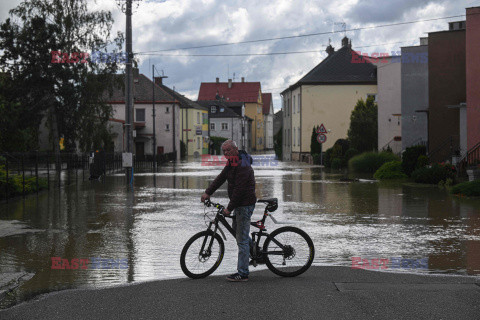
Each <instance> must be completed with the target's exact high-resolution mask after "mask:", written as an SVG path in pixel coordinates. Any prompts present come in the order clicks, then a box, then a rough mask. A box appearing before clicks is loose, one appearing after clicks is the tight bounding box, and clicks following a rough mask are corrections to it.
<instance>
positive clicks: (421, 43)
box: [420, 37, 428, 46]
mask: <svg viewBox="0 0 480 320" xmlns="http://www.w3.org/2000/svg"><path fill="white" fill-rule="evenodd" d="M420 45H421V46H428V37H424V38H420Z"/></svg>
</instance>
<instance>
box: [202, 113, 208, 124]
mask: <svg viewBox="0 0 480 320" xmlns="http://www.w3.org/2000/svg"><path fill="white" fill-rule="evenodd" d="M202 116H203V124H208V113H202Z"/></svg>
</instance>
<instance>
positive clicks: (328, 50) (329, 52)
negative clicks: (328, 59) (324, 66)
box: [325, 44, 335, 55]
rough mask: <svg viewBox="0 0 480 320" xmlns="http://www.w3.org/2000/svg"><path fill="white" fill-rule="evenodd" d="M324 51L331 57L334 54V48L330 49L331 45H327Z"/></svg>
mask: <svg viewBox="0 0 480 320" xmlns="http://www.w3.org/2000/svg"><path fill="white" fill-rule="evenodd" d="M325 51H327V53H328V55H331V54H333V53H334V52H335V48H334V47H332V45H331V44H329V45H328V47H327V50H325Z"/></svg>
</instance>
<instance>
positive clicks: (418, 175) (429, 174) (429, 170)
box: [411, 163, 455, 184]
mask: <svg viewBox="0 0 480 320" xmlns="http://www.w3.org/2000/svg"><path fill="white" fill-rule="evenodd" d="M411 177H412V179H413V180H414V181H415V182H417V183H428V184H438V183H439V182H440V181H443V182H445V181H447V179H451V180H452V181H453V180H454V179H455V167H454V166H452V165H445V164H438V163H435V164H434V165H432V166H431V167H423V168H419V169H417V170H415V171H413V172H412V175H411Z"/></svg>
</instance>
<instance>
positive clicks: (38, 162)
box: [0, 152, 176, 201]
mask: <svg viewBox="0 0 480 320" xmlns="http://www.w3.org/2000/svg"><path fill="white" fill-rule="evenodd" d="M103 156H104V158H103V160H102V161H101V165H100V166H101V172H102V174H104V175H108V174H114V173H120V172H123V167H122V154H121V153H104V154H103ZM175 158H176V157H175V154H173V153H169V154H161V155H157V164H161V163H164V162H166V161H170V160H175ZM93 164H94V158H93V157H92V155H91V154H77V153H60V154H59V155H58V156H56V155H55V154H54V153H51V152H28V153H0V199H6V200H7V201H8V199H9V198H11V197H14V196H18V195H23V196H25V195H26V194H27V193H31V192H37V193H38V192H39V190H40V189H42V188H46V189H50V188H60V187H61V186H67V185H71V184H76V183H78V182H79V181H85V180H88V179H89V178H90V173H91V167H92V165H93ZM133 165H134V170H135V171H141V170H152V169H153V168H154V162H153V157H152V156H150V157H148V156H147V157H142V159H135V157H134V164H133Z"/></svg>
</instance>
